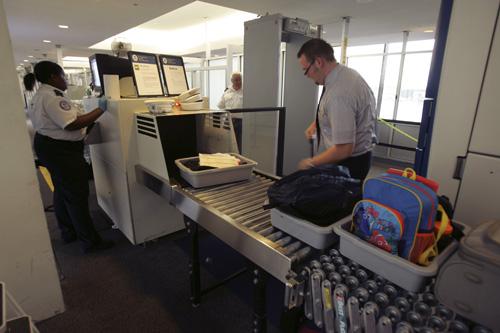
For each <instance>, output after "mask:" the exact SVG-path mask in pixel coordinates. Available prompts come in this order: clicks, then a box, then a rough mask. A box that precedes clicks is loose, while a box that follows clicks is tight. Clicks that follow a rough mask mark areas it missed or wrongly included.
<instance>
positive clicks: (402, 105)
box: [334, 39, 434, 122]
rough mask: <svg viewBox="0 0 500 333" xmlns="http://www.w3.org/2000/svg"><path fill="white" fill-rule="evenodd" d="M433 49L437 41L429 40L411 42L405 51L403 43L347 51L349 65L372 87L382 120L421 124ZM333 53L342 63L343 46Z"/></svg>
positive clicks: (350, 48)
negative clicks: (341, 52) (341, 51)
mask: <svg viewBox="0 0 500 333" xmlns="http://www.w3.org/2000/svg"><path fill="white" fill-rule="evenodd" d="M433 47H434V40H433V39H428V40H418V41H408V42H407V43H406V51H405V52H403V42H395V43H387V44H385V45H384V44H374V45H362V46H351V47H348V48H347V66H349V67H351V68H354V69H356V70H357V71H358V72H359V73H360V74H361V75H362V76H363V77H364V79H365V80H366V82H367V83H368V85H369V86H370V88H372V90H373V93H374V94H375V97H376V98H377V105H378V108H377V109H378V112H379V117H381V118H384V119H395V120H404V121H413V122H420V121H421V117H422V106H423V101H424V97H425V89H426V87H427V78H428V75H429V70H430V65H431V59H432V50H433ZM384 49H385V50H386V51H385V52H384ZM334 53H335V56H336V58H337V60H340V47H334ZM384 60H385V66H384ZM402 60H403V68H401V63H402Z"/></svg>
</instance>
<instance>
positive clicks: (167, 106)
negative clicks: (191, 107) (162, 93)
mask: <svg viewBox="0 0 500 333" xmlns="http://www.w3.org/2000/svg"><path fill="white" fill-rule="evenodd" d="M144 104H146V106H147V107H148V110H149V112H151V113H152V114H161V113H166V112H171V111H172V105H173V104H174V102H173V101H172V100H168V99H164V98H156V99H147V100H145V101H144Z"/></svg>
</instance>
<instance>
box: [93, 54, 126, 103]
mask: <svg viewBox="0 0 500 333" xmlns="http://www.w3.org/2000/svg"><path fill="white" fill-rule="evenodd" d="M89 62H90V71H91V73H92V84H93V85H94V90H95V91H96V92H98V93H99V95H100V96H102V95H104V84H103V82H104V81H103V77H104V75H118V77H119V78H122V77H126V76H132V66H131V64H130V61H129V60H128V59H126V58H119V57H115V56H112V55H109V54H101V53H96V54H94V55H92V56H90V57H89Z"/></svg>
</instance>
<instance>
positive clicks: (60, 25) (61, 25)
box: [58, 24, 69, 29]
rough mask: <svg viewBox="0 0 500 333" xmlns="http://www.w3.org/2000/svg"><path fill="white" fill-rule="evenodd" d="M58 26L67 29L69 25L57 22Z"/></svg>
mask: <svg viewBox="0 0 500 333" xmlns="http://www.w3.org/2000/svg"><path fill="white" fill-rule="evenodd" d="M58 27H59V28H61V29H68V28H69V26H67V25H64V24H59V25H58Z"/></svg>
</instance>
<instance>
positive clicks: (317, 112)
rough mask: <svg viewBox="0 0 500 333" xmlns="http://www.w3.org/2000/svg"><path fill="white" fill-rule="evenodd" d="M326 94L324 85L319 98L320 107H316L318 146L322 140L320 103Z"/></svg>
mask: <svg viewBox="0 0 500 333" xmlns="http://www.w3.org/2000/svg"><path fill="white" fill-rule="evenodd" d="M324 94H325V86H323V90H322V91H321V97H320V98H319V102H318V107H317V108H316V138H317V140H318V147H319V143H320V141H321V129H320V127H319V105H320V104H321V99H322V98H323V95H324Z"/></svg>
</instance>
